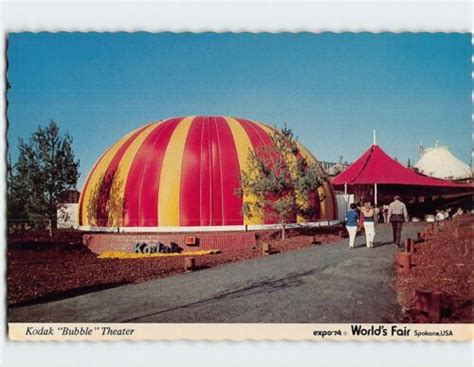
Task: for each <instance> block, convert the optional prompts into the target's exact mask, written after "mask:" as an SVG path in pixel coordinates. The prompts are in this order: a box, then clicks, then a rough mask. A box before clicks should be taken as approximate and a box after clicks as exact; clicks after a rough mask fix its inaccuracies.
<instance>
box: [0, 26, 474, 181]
mask: <svg viewBox="0 0 474 367" xmlns="http://www.w3.org/2000/svg"><path fill="white" fill-rule="evenodd" d="M471 53H472V46H471V35H470V34H441V33H440V34H428V33H419V34H416V33H415V34H410V33H406V34H390V33H382V34H370V33H360V34H353V33H343V34H333V33H323V34H311V33H298V34H290V33H282V34H268V33H267V34H250V33H242V34H231V33H224V34H216V33H203V34H192V33H182V34H172V33H161V34H160V33H158V34H151V33H108V34H107V33H104V34H101V33H56V34H53V33H37V34H33V33H18V34H10V35H9V36H8V49H7V56H8V63H9V65H8V71H7V77H8V81H9V83H10V85H11V89H10V90H9V91H8V95H7V97H8V102H9V106H8V112H7V113H8V118H9V122H10V126H9V130H8V140H9V143H10V150H11V155H12V158H13V160H15V159H16V157H17V149H16V143H17V140H18V138H19V137H24V138H28V137H29V136H30V135H31V133H32V132H33V131H35V130H36V129H37V127H38V126H39V125H42V126H44V125H46V124H47V123H48V122H49V120H50V119H54V120H55V121H56V122H58V124H59V125H60V127H61V129H62V130H63V131H65V130H67V131H69V133H70V134H71V135H72V136H73V138H74V151H75V153H76V156H77V157H78V158H79V159H80V160H81V178H80V181H79V188H81V187H82V183H83V182H84V180H85V178H86V176H87V173H88V171H89V170H90V168H91V167H92V165H93V164H94V162H95V160H96V159H97V158H98V157H99V155H100V154H101V153H102V152H103V151H104V150H105V149H106V148H107V147H108V146H109V145H110V144H112V143H113V142H115V141H116V140H118V139H119V138H120V137H122V136H123V135H124V134H125V133H127V132H128V131H130V130H132V129H133V128H135V127H138V126H141V125H143V124H145V123H148V122H151V121H156V120H160V119H163V118H167V117H173V116H186V115H200V114H204V115H230V116H236V117H243V118H247V119H251V120H252V119H253V120H256V121H262V122H267V123H270V124H276V125H277V126H282V125H283V123H286V124H287V125H288V126H289V127H291V128H292V129H293V130H294V132H295V134H296V135H297V136H298V137H299V140H300V141H301V142H302V143H303V144H304V145H306V146H307V147H308V148H309V149H310V150H311V151H312V152H313V153H314V155H315V156H316V157H317V158H318V159H320V160H329V161H336V160H337V159H338V157H339V155H341V154H342V155H343V157H344V159H346V160H348V161H349V162H351V161H353V160H355V159H357V158H358V157H359V156H360V155H361V154H362V153H363V152H364V151H365V150H366V149H367V148H368V146H369V145H370V144H371V142H372V130H373V129H376V130H377V140H378V143H379V145H381V146H382V148H383V149H384V150H385V151H386V152H387V153H388V154H390V155H391V156H395V157H397V158H398V160H399V161H401V162H402V163H406V161H407V159H408V158H411V159H412V160H413V159H414V160H415V161H416V160H417V159H418V145H419V142H420V140H421V139H422V140H423V143H424V145H425V146H429V145H433V144H434V141H435V140H439V142H440V143H441V144H443V145H448V146H449V147H450V148H451V150H452V151H453V152H454V154H455V155H457V156H458V157H459V158H460V159H462V160H464V161H465V162H467V163H469V159H470V156H471V141H472V138H471V131H472V127H471V112H472V106H471V89H472V84H471V83H472V82H471V70H472V65H471Z"/></svg>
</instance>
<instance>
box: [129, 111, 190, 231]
mask: <svg viewBox="0 0 474 367" xmlns="http://www.w3.org/2000/svg"><path fill="white" fill-rule="evenodd" d="M181 120H182V118H174V119H172V120H168V121H166V122H163V123H161V124H159V125H158V126H157V127H156V128H155V129H153V131H152V132H151V133H150V135H148V136H147V138H146V139H145V140H144V141H143V143H142V144H141V146H140V148H139V149H138V151H137V154H136V156H135V158H134V160H133V162H132V165H131V167H130V171H129V173H128V175H127V183H126V186H125V195H124V197H125V198H127V199H129V200H130V201H128V202H125V203H124V210H123V225H124V226H125V227H135V226H139V227H150V226H158V193H159V186H160V177H161V169H162V165H163V159H164V156H165V152H166V148H167V147H168V143H169V141H170V139H171V136H172V135H173V132H174V130H175V129H176V126H177V125H178V123H179V122H180V121H181Z"/></svg>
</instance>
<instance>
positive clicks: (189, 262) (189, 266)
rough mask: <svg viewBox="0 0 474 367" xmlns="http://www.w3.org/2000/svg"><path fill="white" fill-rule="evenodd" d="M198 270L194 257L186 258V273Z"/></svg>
mask: <svg viewBox="0 0 474 367" xmlns="http://www.w3.org/2000/svg"><path fill="white" fill-rule="evenodd" d="M195 269H196V261H195V259H194V257H185V258H184V271H193V270H195Z"/></svg>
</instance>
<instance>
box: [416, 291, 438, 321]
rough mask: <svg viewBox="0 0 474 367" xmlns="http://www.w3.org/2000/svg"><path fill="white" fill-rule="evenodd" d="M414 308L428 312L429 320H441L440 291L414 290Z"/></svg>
mask: <svg viewBox="0 0 474 367" xmlns="http://www.w3.org/2000/svg"><path fill="white" fill-rule="evenodd" d="M415 309H417V310H418V311H421V312H425V313H427V314H428V318H429V320H430V321H434V322H440V321H441V292H430V291H425V290H420V289H417V290H415Z"/></svg>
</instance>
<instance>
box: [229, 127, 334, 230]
mask: <svg viewBox="0 0 474 367" xmlns="http://www.w3.org/2000/svg"><path fill="white" fill-rule="evenodd" d="M271 138H272V141H273V144H269V145H265V146H261V147H259V148H257V149H256V150H255V151H254V150H250V151H249V155H248V161H247V166H248V170H245V171H242V172H241V187H240V189H239V190H238V194H239V195H240V196H242V197H243V198H244V203H243V208H242V212H243V214H244V215H245V216H247V217H249V218H250V217H252V216H260V217H263V216H265V215H274V216H276V218H274V219H276V220H277V222H278V223H279V224H280V225H281V229H282V239H284V238H285V226H286V224H288V223H290V222H291V221H294V220H295V219H296V217H297V216H299V217H300V218H302V219H304V220H310V219H311V218H312V217H313V215H314V214H315V210H316V207H315V205H314V200H320V199H322V198H319V196H318V194H317V189H318V187H320V186H321V185H322V184H323V182H324V181H325V180H326V179H327V176H326V173H325V172H324V170H323V169H322V168H321V167H320V166H319V164H317V163H316V164H314V163H311V162H309V161H308V160H307V159H306V158H305V157H304V156H303V155H302V154H301V152H300V149H299V146H298V143H297V139H296V138H295V137H294V136H293V132H292V131H291V129H289V128H287V127H286V125H285V126H284V128H283V129H281V130H278V129H276V128H275V129H274V130H273V132H272V133H271Z"/></svg>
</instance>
